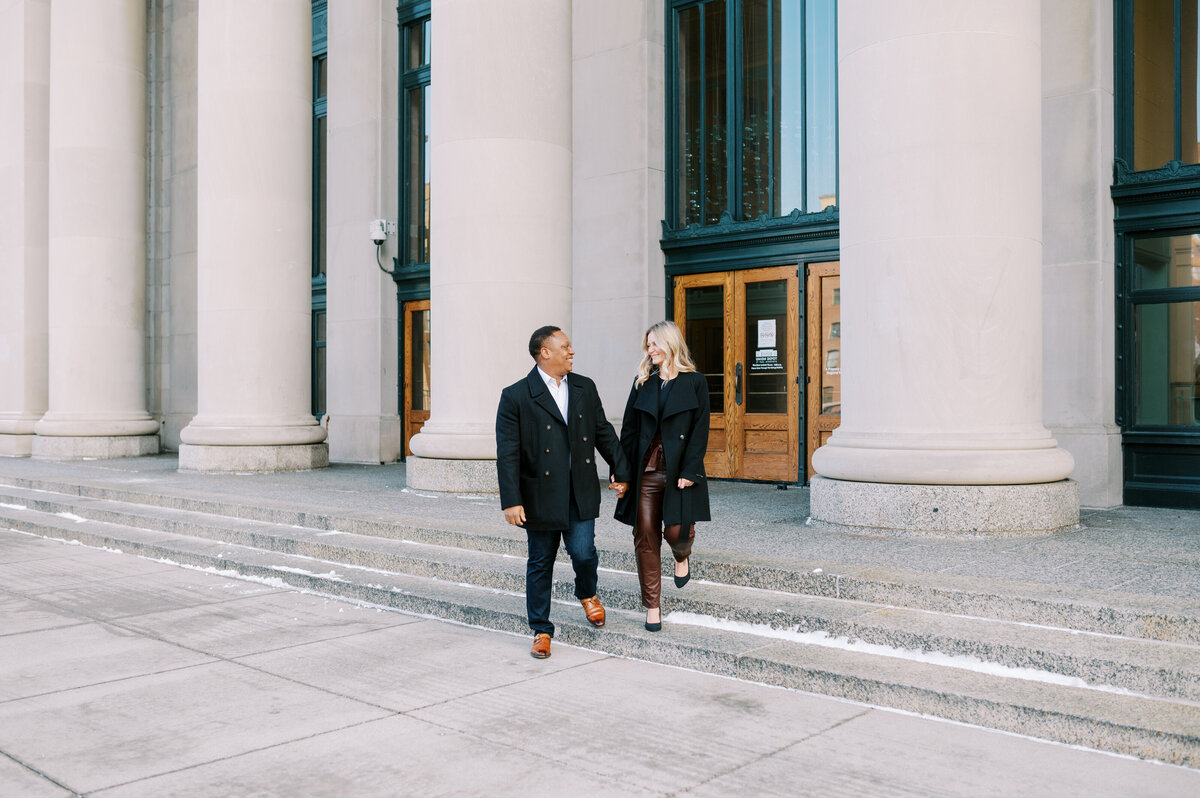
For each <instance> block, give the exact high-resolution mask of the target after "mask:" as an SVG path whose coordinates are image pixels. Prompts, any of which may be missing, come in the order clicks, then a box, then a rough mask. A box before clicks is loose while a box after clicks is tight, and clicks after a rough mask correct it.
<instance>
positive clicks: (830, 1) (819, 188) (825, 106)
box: [781, 0, 838, 212]
mask: <svg viewBox="0 0 1200 798" xmlns="http://www.w3.org/2000/svg"><path fill="white" fill-rule="evenodd" d="M787 5H791V4H787ZM805 14H806V19H805V23H806V24H805V34H804V59H805V73H806V74H805V81H806V83H805V87H806V91H805V98H806V101H807V102H806V104H807V107H806V108H805V130H804V139H805V149H806V151H807V168H806V170H805V183H806V184H807V186H808V193H807V195H806V197H805V205H804V209H805V210H807V211H809V212H812V211H820V210H824V209H825V208H828V207H829V206H830V205H837V138H838V134H837V0H808V2H807V3H805ZM781 210H782V209H781Z"/></svg>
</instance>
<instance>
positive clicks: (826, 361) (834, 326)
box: [810, 277, 842, 415]
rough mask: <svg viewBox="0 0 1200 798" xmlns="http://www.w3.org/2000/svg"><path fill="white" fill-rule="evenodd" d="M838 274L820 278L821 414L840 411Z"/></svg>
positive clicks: (839, 296) (840, 316)
mask: <svg viewBox="0 0 1200 798" xmlns="http://www.w3.org/2000/svg"><path fill="white" fill-rule="evenodd" d="M840 285H841V277H826V278H824V279H823V280H821V327H822V330H821V364H822V366H823V368H822V369H821V374H820V375H810V376H814V377H816V378H817V379H819V380H820V385H821V413H823V414H824V413H829V414H838V415H840V414H841V412H842V352H841V348H842V345H841V337H842V308H841V299H842V297H841V294H842V290H841V287H840Z"/></svg>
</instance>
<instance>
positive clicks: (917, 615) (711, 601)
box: [0, 488, 1200, 701]
mask: <svg viewBox="0 0 1200 798" xmlns="http://www.w3.org/2000/svg"><path fill="white" fill-rule="evenodd" d="M0 499H2V501H3V503H4V504H8V505H9V506H10V508H20V507H25V508H28V509H30V510H33V511H36V512H39V513H46V514H52V515H55V516H57V517H67V518H68V519H73V518H86V519H89V520H91V521H98V522H103V523H106V524H113V525H119V526H127V527H134V528H141V529H149V530H156V531H161V532H170V533H174V534H179V535H189V536H195V537H201V538H207V539H210V540H217V541H222V542H228V543H236V544H239V545H242V546H247V547H251V548H257V549H263V550H268V551H277V552H282V553H286V554H293V555H298V556H302V557H307V558H312V559H315V560H320V561H324V562H332V563H339V564H342V565H351V566H358V567H362V568H370V569H375V570H380V571H388V572H395V573H406V574H411V575H414V576H426V577H432V578H436V579H440V580H443V581H449V582H463V583H469V584H472V585H477V586H481V587H488V588H493V589H497V590H505V591H511V592H515V593H522V592H523V591H524V588H525V577H524V574H525V559H524V556H523V555H520V556H519V555H515V554H508V553H496V552H486V551H480V550H477V549H469V548H468V549H460V548H456V547H451V546H446V545H442V544H428V543H418V542H415V541H410V540H398V539H383V538H379V537H374V536H364V535H358V534H354V533H348V532H342V531H338V530H333V531H330V530H316V529H308V528H304V527H299V526H283V525H280V524H270V523H265V522H261V521H248V520H244V519H239V518H229V517H225V516H220V515H212V514H208V513H197V512H192V511H187V510H174V509H167V508H161V507H151V506H147V505H133V504H129V503H126V502H118V501H111V500H98V499H90V498H80V497H71V496H66V495H64V494H56V493H49V492H46V491H40V490H39V491H32V490H25V489H14V488H9V489H6V490H3V491H0ZM4 509H5V508H3V507H0V513H3V511H4ZM0 517H2V516H0ZM561 559H562V560H563V562H566V561H567V560H566V557H565V555H563V556H562V558H561ZM664 584H665V585H668V586H669V585H670V584H671V582H670V579H669V577H667V578H665V579H664ZM572 590H573V588H572V585H571V583H570V581H569V580H568V581H566V582H561V583H557V584H556V595H557V596H558V598H560V599H563V600H566V601H572V600H573V594H572ZM603 592H604V600H605V602H606V603H607V604H608V606H610V607H615V608H620V609H626V610H630V611H640V607H641V602H640V594H639V588H638V582H637V579H636V576H635V575H634V573H633V572H632V571H624V570H620V569H611V568H610V569H606V572H605V575H604V579H603ZM672 610H675V611H684V612H690V613H693V614H697V615H700V616H706V617H711V618H718V619H724V620H730V621H737V622H741V623H748V624H755V625H760V626H766V627H770V628H772V629H783V630H795V631H798V632H802V633H809V634H813V633H817V634H824V635H826V636H828V637H830V638H835V639H837V638H840V639H844V640H846V641H856V642H858V643H862V644H868V645H879V646H887V647H890V648H894V649H903V650H913V651H924V652H938V653H940V654H944V655H947V656H952V657H974V658H977V659H979V660H982V661H986V662H992V663H996V664H999V665H1003V666H1005V667H1010V668H1033V669H1037V670H1043V671H1049V672H1053V673H1057V674H1060V675H1062V676H1066V677H1070V678H1076V679H1081V680H1083V681H1085V682H1087V683H1090V684H1096V685H1108V686H1112V687H1117V688H1121V689H1126V690H1132V691H1135V692H1138V693H1143V694H1147V695H1158V696H1165V697H1171V698H1181V699H1185V700H1195V701H1200V648H1198V647H1194V646H1190V645H1186V644H1184V645H1179V644H1171V643H1164V642H1158V641H1148V640H1144V639H1137V638H1125V637H1118V636H1110V635H1098V634H1094V633H1080V632H1078V631H1077V630H1064V629H1060V628H1052V627H1044V626H1031V625H1028V624H1018V623H1013V622H1008V621H998V620H994V619H985V618H977V617H966V616H962V615H951V614H946V613H939V612H933V611H929V610H921V609H911V608H900V607H894V606H888V605H881V604H877V603H872V602H862V601H856V600H849V599H830V598H826V597H822V596H810V595H803V594H792V593H787V592H783V591H777V590H764V589H760V588H745V587H741V586H734V585H724V584H720V583H714V582H712V581H711V580H702V579H699V578H697V579H694V580H693V581H692V583H691V587H690V588H689V590H688V591H687V592H686V593H677V592H675V591H674V590H673V589H672V588H670V587H668V588H667V589H666V590H665V591H664V611H667V612H670V611H672Z"/></svg>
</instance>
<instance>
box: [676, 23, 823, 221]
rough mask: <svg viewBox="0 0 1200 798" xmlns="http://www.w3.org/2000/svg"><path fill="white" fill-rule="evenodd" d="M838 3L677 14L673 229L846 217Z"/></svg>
mask: <svg viewBox="0 0 1200 798" xmlns="http://www.w3.org/2000/svg"><path fill="white" fill-rule="evenodd" d="M836 12H837V3H836V0H705V1H704V2H699V3H695V2H690V3H681V2H677V3H674V4H673V7H672V9H671V12H670V21H669V25H670V31H671V36H670V37H669V40H670V45H669V53H668V59H669V61H668V64H669V66H668V99H667V101H668V108H669V111H668V136H669V139H670V140H669V149H670V151H671V152H670V154H669V157H670V158H671V160H672V164H671V166H672V168H671V170H670V176H669V181H670V184H671V185H670V186H669V187H668V192H669V194H668V209H667V216H668V220H669V223H670V224H669V226H670V227H672V228H674V229H681V228H686V227H688V226H689V225H717V224H721V223H728V222H733V223H736V222H741V221H751V220H755V219H761V218H772V217H780V216H787V215H789V214H792V213H793V211H795V212H797V213H800V214H804V213H814V212H819V211H822V210H824V209H825V208H828V207H831V206H836V205H837V22H836V18H837V14H836Z"/></svg>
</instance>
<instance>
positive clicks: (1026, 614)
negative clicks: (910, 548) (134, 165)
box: [0, 478, 1200, 645]
mask: <svg viewBox="0 0 1200 798" xmlns="http://www.w3.org/2000/svg"><path fill="white" fill-rule="evenodd" d="M22 491H24V492H22ZM5 496H8V498H4V497H5ZM38 497H41V498H42V499H44V500H45V501H47V502H53V501H58V502H78V504H77V505H76V504H72V505H71V506H72V507H74V508H75V510H74V511H78V512H79V514H81V515H84V516H86V517H95V518H96V519H97V520H105V519H108V520H112V521H113V522H114V523H130V524H133V525H148V526H149V527H150V528H157V529H162V530H164V531H177V532H181V533H184V534H198V535H203V534H206V533H205V532H204V529H206V528H213V527H217V528H220V527H222V526H225V527H227V528H229V527H231V526H232V525H233V524H234V522H241V523H242V524H243V525H244V526H243V528H244V529H245V530H249V531H254V530H255V529H256V528H255V527H254V525H253V522H259V523H260V524H265V525H274V526H283V527H302V528H306V529H312V530H318V531H323V532H345V533H353V534H357V535H361V536H365V537H371V538H381V539H389V540H401V541H408V542H410V543H424V544H430V545H435V546H445V547H452V548H454V549H457V550H464V551H477V552H491V553H498V554H507V555H511V556H514V557H519V558H521V559H522V560H523V559H524V557H525V536H524V533H523V532H521V531H520V530H518V529H515V528H513V527H508V526H506V525H504V524H500V523H497V524H493V525H485V524H478V523H471V522H468V521H461V520H450V519H436V518H417V517H413V516H401V515H397V514H381V513H369V512H364V513H351V512H339V513H328V512H323V511H320V510H318V509H308V508H297V507H296V506H295V505H292V504H287V505H283V504H272V503H269V502H261V501H260V502H256V501H249V500H237V501H233V500H228V499H219V498H213V497H211V496H188V495H170V494H157V493H151V492H148V491H137V490H133V489H130V488H127V487H122V488H114V487H111V486H107V485H91V484H75V483H67V482H62V481H53V480H45V479H21V478H6V479H5V481H4V484H0V503H2V502H9V503H17V504H20V503H23V502H27V501H35V500H36V499H37V498H38ZM88 499H90V500H93V503H95V504H97V505H98V506H101V507H103V506H104V505H106V504H110V505H111V506H110V507H108V508H107V509H103V510H100V509H97V510H93V509H89V507H88V502H87V501H85V500H88ZM46 506H49V505H46ZM63 506H64V507H65V506H66V505H63ZM68 511H71V510H70V509H69V508H68ZM169 511H179V513H182V515H181V514H179V513H176V514H174V515H172V514H171V513H170V512H169ZM122 512H123V513H125V515H121V513H122ZM88 513H101V514H100V515H94V516H93V515H88ZM105 513H108V514H107V515H105ZM189 514H193V515H189ZM156 516H159V517H160V518H158V520H155V517H156ZM269 528H270V526H266V527H261V528H258V529H259V531H263V530H266V529H269ZM597 549H598V551H599V555H600V564H601V567H604V568H609V569H613V570H617V571H628V572H633V571H634V570H635V569H636V564H635V561H634V557H633V552H632V546H631V545H630V546H622V547H620V548H616V547H612V546H611V545H609V546H606V545H605V544H604V542H602V541H598V542H597ZM695 554H696V556H695V557H694V560H695V563H694V567H695V571H694V575H695V579H703V580H706V581H709V582H714V583H720V584H725V585H732V586H739V587H747V588H759V589H764V590H776V591H782V592H786V593H795V594H798V595H807V596H814V597H824V598H834V599H846V600H852V601H863V602H867V603H870V604H880V605H886V606H890V607H905V608H910V609H919V610H930V611H935V612H944V613H953V614H959V615H966V616H972V617H980V618H990V619H995V620H1004V621H1011V622H1015V623H1027V624H1033V625H1036V626H1048V627H1055V628H1064V629H1074V630H1077V631H1082V632H1094V633H1097V634H1108V635H1117V636H1121V637H1135V638H1145V639H1148V640H1160V641H1165V642H1176V643H1191V644H1195V645H1200V608H1198V607H1197V605H1196V603H1195V602H1189V601H1185V600H1181V599H1172V598H1166V597H1162V596H1141V595H1137V594H1128V593H1117V592H1112V591H1101V590H1090V591H1085V590H1075V591H1072V592H1071V593H1070V594H1065V593H1064V592H1063V591H1060V590H1059V589H1058V588H1056V587H1054V586H1052V585H1041V584H1029V583H1021V582H1008V581H1004V580H997V579H982V578H977V577H975V578H966V577H959V576H953V575H948V574H930V573H913V572H905V571H899V570H896V569H888V568H886V567H880V568H874V569H870V570H869V571H868V570H864V569H863V568H861V567H851V566H845V567H842V566H838V565H837V564H831V563H828V562H822V563H814V562H803V561H795V560H783V559H781V558H762V557H754V556H749V555H740V554H736V553H732V552H725V551H721V550H719V549H712V548H701V547H698V548H697V549H696V552H695ZM314 556H321V555H319V554H314Z"/></svg>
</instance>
